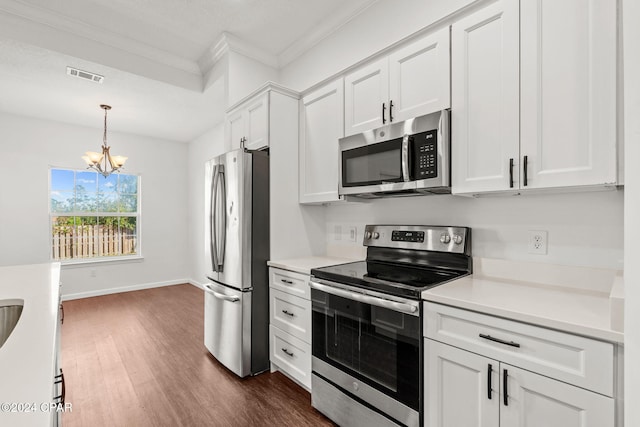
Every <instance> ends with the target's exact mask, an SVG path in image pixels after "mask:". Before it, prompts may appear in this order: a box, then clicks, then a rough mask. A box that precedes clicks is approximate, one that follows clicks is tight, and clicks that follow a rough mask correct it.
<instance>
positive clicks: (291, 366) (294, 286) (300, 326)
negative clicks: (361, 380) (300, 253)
mask: <svg viewBox="0 0 640 427" xmlns="http://www.w3.org/2000/svg"><path fill="white" fill-rule="evenodd" d="M269 312H270V320H269V323H270V325H269V355H270V357H269V360H270V362H271V371H272V372H274V371H281V372H282V373H283V374H285V375H287V376H288V377H289V378H291V379H293V380H294V381H296V382H298V383H299V384H300V385H302V386H303V387H304V388H306V389H307V390H309V391H310V390H311V300H310V298H309V276H308V275H305V274H300V273H294V272H291V271H287V270H282V269H279V268H273V267H271V268H269Z"/></svg>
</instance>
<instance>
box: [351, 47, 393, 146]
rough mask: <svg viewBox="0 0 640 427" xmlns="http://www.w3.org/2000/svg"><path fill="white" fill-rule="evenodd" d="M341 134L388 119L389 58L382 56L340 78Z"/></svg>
mask: <svg viewBox="0 0 640 427" xmlns="http://www.w3.org/2000/svg"><path fill="white" fill-rule="evenodd" d="M344 85H345V88H344V94H345V101H344V108H345V113H344V122H345V123H344V133H345V136H349V135H353V134H356V133H360V132H364V131H365V130H369V129H374V128H377V127H380V126H382V125H383V124H387V123H389V61H388V58H386V57H385V58H382V59H380V60H378V61H376V62H374V63H372V64H369V65H367V66H366V67H364V68H361V69H359V70H356V71H354V72H353V73H351V74H348V75H347V76H345V78H344Z"/></svg>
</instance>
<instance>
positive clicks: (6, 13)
mask: <svg viewBox="0 0 640 427" xmlns="http://www.w3.org/2000/svg"><path fill="white" fill-rule="evenodd" d="M0 17H4V18H5V19H3V20H2V21H3V24H5V26H7V23H9V26H13V28H4V29H3V30H2V32H3V33H5V34H11V35H12V36H13V38H16V39H17V40H18V41H26V42H28V43H32V42H33V40H34V37H29V38H28V40H20V38H19V36H20V33H22V32H24V30H23V29H21V28H20V25H21V23H26V24H29V23H31V24H38V25H39V28H38V30H39V31H38V32H39V33H40V37H41V38H42V39H44V40H47V39H48V40H55V39H56V38H55V35H56V34H60V32H62V33H66V34H67V35H70V36H72V37H73V38H75V39H76V40H77V43H76V44H82V45H84V46H90V48H91V49H95V50H96V51H97V52H100V50H103V51H105V53H106V54H107V55H105V56H113V55H114V54H115V55H119V56H121V57H122V58H123V60H126V58H130V57H131V55H135V56H138V57H141V58H144V59H145V62H148V63H151V64H155V65H156V66H158V67H162V68H165V69H170V70H171V71H170V74H174V75H179V74H186V76H185V78H186V80H191V81H193V79H194V77H198V78H199V79H200V80H202V74H201V72H200V67H199V66H198V64H197V63H196V62H195V61H190V60H188V59H185V58H182V57H179V56H177V55H174V54H172V53H169V52H166V51H164V50H161V49H158V48H155V47H153V46H150V45H148V44H145V43H142V42H139V41H136V40H133V39H130V38H128V37H125V36H122V35H119V34H117V33H115V32H113V31H110V30H108V29H100V31H96V28H95V27H93V26H91V25H89V24H87V23H85V22H83V21H80V20H77V19H73V18H69V17H67V16H64V15H61V14H59V13H57V12H54V11H51V10H48V9H46V8H44V7H40V6H35V5H31V4H27V3H24V2H22V1H19V0H2V1H1V2H0ZM25 21H26V22H25ZM11 24H13V25H11ZM49 36H51V37H49ZM25 38H27V37H25ZM41 47H45V48H47V49H50V50H57V51H60V52H63V53H69V51H70V50H73V47H74V46H68V45H65V46H63V47H59V48H56V47H55V46H54V44H53V42H50V43H46V46H45V45H42V46H41ZM85 49H86V47H85ZM76 50H77V51H78V52H80V51H82V50H83V49H81V48H78V49H76ZM107 51H108V52H107ZM78 57H80V58H81V59H85V58H82V56H78ZM104 65H107V66H109V65H110V64H104ZM116 68H122V67H116ZM126 71H131V72H134V73H136V74H140V73H139V72H135V71H132V70H126ZM177 85H178V86H184V85H180V84H177ZM200 86H201V84H200ZM190 89H194V88H192V87H190Z"/></svg>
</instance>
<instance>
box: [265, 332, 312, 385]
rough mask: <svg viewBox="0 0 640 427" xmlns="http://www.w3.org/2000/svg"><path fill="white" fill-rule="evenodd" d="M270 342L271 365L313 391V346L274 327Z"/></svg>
mask: <svg viewBox="0 0 640 427" xmlns="http://www.w3.org/2000/svg"><path fill="white" fill-rule="evenodd" d="M269 341H270V343H269V351H270V355H271V363H272V364H274V365H276V366H277V367H278V369H279V370H281V371H282V372H284V373H286V374H287V375H289V376H290V377H292V378H293V379H295V380H297V381H298V382H299V383H300V384H302V385H303V386H305V387H306V388H307V390H311V346H310V345H309V344H307V343H306V342H304V341H302V340H300V339H298V338H296V337H294V336H293V335H290V334H288V333H286V332H284V331H282V330H281V329H279V328H277V327H275V326H273V325H270V326H269Z"/></svg>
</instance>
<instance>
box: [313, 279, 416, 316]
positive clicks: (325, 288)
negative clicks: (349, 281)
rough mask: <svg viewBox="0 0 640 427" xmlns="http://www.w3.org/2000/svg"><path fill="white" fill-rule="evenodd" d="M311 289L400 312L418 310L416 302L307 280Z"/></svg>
mask: <svg viewBox="0 0 640 427" xmlns="http://www.w3.org/2000/svg"><path fill="white" fill-rule="evenodd" d="M309 286H310V287H311V289H315V290H318V291H322V292H326V293H328V294H331V295H336V296H339V297H343V298H347V299H351V300H355V301H358V302H362V303H365V304H371V305H375V306H378V307H382V308H388V309H389V310H393V311H399V312H401V313H406V314H411V315H416V314H417V311H418V304H417V303H416V304H415V305H413V304H408V303H404V302H398V301H391V300H388V299H384V298H378V297H373V296H370V295H364V294H361V293H358V292H350V291H347V290H345V289H339V288H334V287H333V286H329V285H323V284H320V283H317V282H309Z"/></svg>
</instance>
